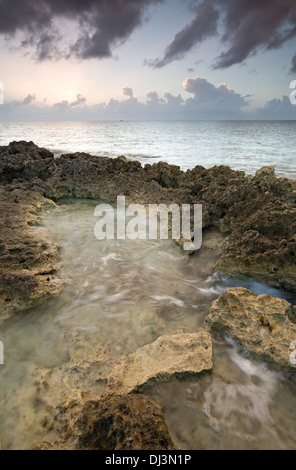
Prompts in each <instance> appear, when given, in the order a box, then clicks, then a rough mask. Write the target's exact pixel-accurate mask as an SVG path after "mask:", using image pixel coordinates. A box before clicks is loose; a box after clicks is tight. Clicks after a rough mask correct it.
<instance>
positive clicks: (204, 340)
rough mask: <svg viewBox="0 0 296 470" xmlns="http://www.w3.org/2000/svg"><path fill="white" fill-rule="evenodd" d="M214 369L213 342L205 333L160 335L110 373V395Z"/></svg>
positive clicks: (108, 388)
mask: <svg viewBox="0 0 296 470" xmlns="http://www.w3.org/2000/svg"><path fill="white" fill-rule="evenodd" d="M211 368H212V342H211V336H210V334H209V333H207V332H206V331H200V332H198V333H190V334H189V333H180V334H175V335H172V336H160V337H159V338H158V339H157V340H156V341H154V343H152V344H148V345H146V346H143V347H142V348H139V349H138V350H137V351H136V352H135V353H133V354H130V355H129V356H126V357H124V358H123V359H122V361H121V362H120V363H119V364H118V365H117V366H116V367H115V368H114V369H113V371H112V372H111V374H110V376H109V379H108V385H107V393H111V394H127V393H131V392H135V391H139V390H142V389H143V387H144V386H145V385H147V384H148V383H151V382H153V381H165V380H168V379H170V378H171V377H175V376H178V377H182V376H185V375H187V374H199V373H200V372H202V371H207V370H210V369H211Z"/></svg>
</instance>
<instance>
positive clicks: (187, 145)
mask: <svg viewBox="0 0 296 470" xmlns="http://www.w3.org/2000/svg"><path fill="white" fill-rule="evenodd" d="M295 136H296V121H165V122H163V121H159V122H156V121H155V122H125V121H106V122H0V145H7V144H8V143H9V142H11V141H13V140H16V141H19V140H27V141H33V142H34V143H35V144H37V145H38V146H41V147H46V148H48V149H49V150H51V151H52V152H53V153H55V154H57V155H59V154H62V153H69V152H86V153H90V154H92V155H98V156H108V157H117V156H119V155H125V156H126V157H127V158H129V159H135V160H138V161H140V162H141V163H142V164H143V165H144V164H146V163H150V164H152V163H156V162H159V161H165V162H168V163H171V164H174V165H178V166H180V168H181V169H182V170H187V169H191V168H194V167H195V166H196V165H202V166H204V167H205V168H210V167H212V166H214V165H227V166H230V167H231V168H232V169H234V170H242V171H245V172H246V174H254V173H255V172H256V170H258V169H260V168H262V167H263V166H274V167H275V169H276V174H277V176H285V177H288V178H292V179H295V178H296V164H295V162H296V137H295Z"/></svg>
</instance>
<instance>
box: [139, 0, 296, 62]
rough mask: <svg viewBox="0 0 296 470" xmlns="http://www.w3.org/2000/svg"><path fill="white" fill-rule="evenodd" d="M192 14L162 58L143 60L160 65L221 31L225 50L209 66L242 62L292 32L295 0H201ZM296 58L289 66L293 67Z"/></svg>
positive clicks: (294, 31) (295, 22)
mask: <svg viewBox="0 0 296 470" xmlns="http://www.w3.org/2000/svg"><path fill="white" fill-rule="evenodd" d="M195 4H196V5H198V6H196V9H195V17H194V19H193V20H192V22H191V23H190V24H188V25H187V26H186V27H185V28H183V29H182V30H181V31H180V32H178V33H177V34H176V35H175V38H174V40H173V41H172V43H171V44H170V45H169V46H168V47H167V49H166V51H165V53H164V56H163V58H161V59H156V60H154V61H146V63H148V64H149V65H151V66H152V67H154V68H161V67H163V66H164V65H166V64H168V63H170V62H172V61H173V60H177V59H180V58H182V57H184V55H185V54H186V53H187V52H188V51H189V50H191V49H192V48H193V47H194V46H196V45H197V44H199V43H201V42H202V41H203V40H204V39H206V38H207V37H210V36H214V35H216V34H217V30H219V32H220V31H221V32H222V37H221V39H220V41H221V44H225V46H226V50H225V51H224V52H222V54H220V56H219V57H218V58H217V59H216V62H215V64H214V66H213V68H214V69H223V68H227V67H230V66H231V65H233V64H237V63H242V62H243V61H244V60H245V59H246V58H248V57H249V56H251V55H253V54H256V53H257V52H258V51H260V50H262V49H265V50H266V49H276V48H279V47H280V46H282V45H283V44H284V43H285V42H286V41H288V40H290V39H292V38H294V37H295V36H296V2H295V0H260V1H257V0H204V1H203V2H198V1H196V2H195ZM295 66H296V58H294V59H293V63H292V70H294V71H295Z"/></svg>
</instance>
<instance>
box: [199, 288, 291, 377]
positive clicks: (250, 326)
mask: <svg viewBox="0 0 296 470" xmlns="http://www.w3.org/2000/svg"><path fill="white" fill-rule="evenodd" d="M206 325H207V326H208V328H209V329H210V330H211V331H218V332H222V333H223V334H225V335H226V336H228V337H230V338H232V339H234V340H235V341H236V342H237V343H238V344H239V345H240V346H241V347H242V348H243V349H244V350H245V351H250V352H251V353H253V354H254V355H255V356H256V357H257V358H258V359H260V360H263V361H266V362H267V363H268V364H269V365H271V366H272V367H274V368H276V369H279V370H281V371H284V372H288V373H292V375H295V373H296V365H295V363H294V364H293V362H295V361H291V353H292V351H293V349H291V344H292V345H293V341H295V340H296V307H294V306H293V305H291V304H289V303H288V302H287V301H286V300H283V299H278V298H274V297H271V296H270V295H266V294H264V295H256V294H254V293H253V292H251V291H249V290H248V289H245V288H242V287H237V288H233V289H229V290H227V291H226V292H224V294H222V295H221V296H220V297H219V298H218V299H217V300H215V301H214V302H213V304H212V308H211V311H210V314H209V316H208V317H207V318H206ZM294 349H296V342H295V348H294Z"/></svg>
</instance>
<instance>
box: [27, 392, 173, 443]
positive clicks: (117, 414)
mask: <svg viewBox="0 0 296 470" xmlns="http://www.w3.org/2000/svg"><path fill="white" fill-rule="evenodd" d="M72 406H73V403H72ZM56 449H57V450H177V449H178V448H177V447H176V446H175V444H174V443H173V441H172V439H171V437H170V435H169V431H168V428H167V425H166V423H165V420H164V417H163V414H162V410H161V408H160V406H159V405H158V403H157V402H156V401H155V400H153V399H152V398H150V397H147V396H145V395H133V394H131V395H123V396H115V397H110V396H109V397H107V398H104V399H101V400H92V401H87V402H86V403H84V405H83V406H82V409H81V411H80V412H79V415H78V418H77V419H76V420H74V422H73V423H71V424H69V427H68V428H67V431H66V433H65V437H64V438H61V439H60V440H58V441H55V442H54V443H49V442H43V443H41V444H40V445H38V446H37V447H36V448H35V450H56Z"/></svg>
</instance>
